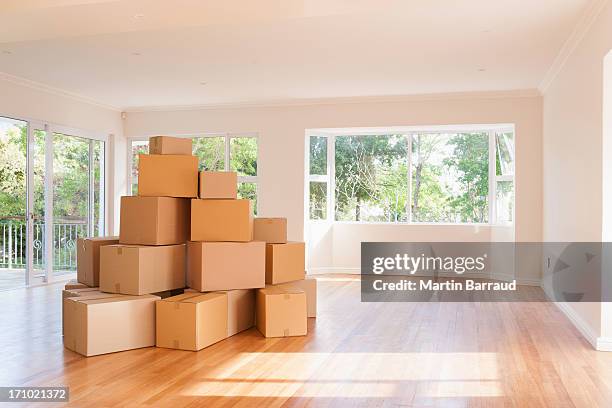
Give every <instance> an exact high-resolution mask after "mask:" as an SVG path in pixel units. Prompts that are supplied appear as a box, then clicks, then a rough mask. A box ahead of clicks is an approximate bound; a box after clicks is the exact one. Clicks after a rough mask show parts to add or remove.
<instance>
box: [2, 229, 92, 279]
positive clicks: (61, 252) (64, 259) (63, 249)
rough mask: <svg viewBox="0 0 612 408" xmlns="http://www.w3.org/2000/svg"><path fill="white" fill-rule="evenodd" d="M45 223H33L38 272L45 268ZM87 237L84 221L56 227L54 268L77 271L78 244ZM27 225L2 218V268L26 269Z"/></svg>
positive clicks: (54, 234)
mask: <svg viewBox="0 0 612 408" xmlns="http://www.w3.org/2000/svg"><path fill="white" fill-rule="evenodd" d="M45 228H46V226H45V223H44V222H41V221H35V222H34V228H33V238H34V244H33V250H32V260H33V265H34V268H35V269H44V267H45V256H44V251H45V245H44V240H45ZM85 236H87V222H86V221H84V220H69V221H68V220H61V222H58V223H54V224H53V269H54V270H63V271H70V270H76V242H77V239H78V238H80V237H85ZM26 243H27V234H26V223H25V220H19V219H15V218H0V268H2V269H23V268H25V267H26Z"/></svg>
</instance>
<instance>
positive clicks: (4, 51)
mask: <svg viewBox="0 0 612 408" xmlns="http://www.w3.org/2000/svg"><path fill="white" fill-rule="evenodd" d="M2 53H3V54H6V55H11V54H12V53H13V52H12V51H9V50H2Z"/></svg>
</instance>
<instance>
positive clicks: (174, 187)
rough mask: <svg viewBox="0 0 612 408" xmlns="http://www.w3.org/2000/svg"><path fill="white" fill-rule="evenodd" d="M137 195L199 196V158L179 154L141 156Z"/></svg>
mask: <svg viewBox="0 0 612 408" xmlns="http://www.w3.org/2000/svg"><path fill="white" fill-rule="evenodd" d="M138 195H139V196H154V197H156V196H163V197H187V198H195V197H197V196H198V158H197V157H195V156H187V155H178V154H141V155H139V156H138Z"/></svg>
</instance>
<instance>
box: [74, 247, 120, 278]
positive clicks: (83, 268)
mask: <svg viewBox="0 0 612 408" xmlns="http://www.w3.org/2000/svg"><path fill="white" fill-rule="evenodd" d="M118 242H119V238H118V237H97V238H79V239H78V240H77V280H78V281H79V282H80V283H82V284H84V285H87V286H90V287H95V286H98V285H99V282H100V247H102V246H105V245H113V244H117V243H118Z"/></svg>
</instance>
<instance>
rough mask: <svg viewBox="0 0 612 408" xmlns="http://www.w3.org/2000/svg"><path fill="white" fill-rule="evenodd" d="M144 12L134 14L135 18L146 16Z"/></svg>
mask: <svg viewBox="0 0 612 408" xmlns="http://www.w3.org/2000/svg"><path fill="white" fill-rule="evenodd" d="M144 16H145V15H144V14H134V18H135V19H140V18H144Z"/></svg>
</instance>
